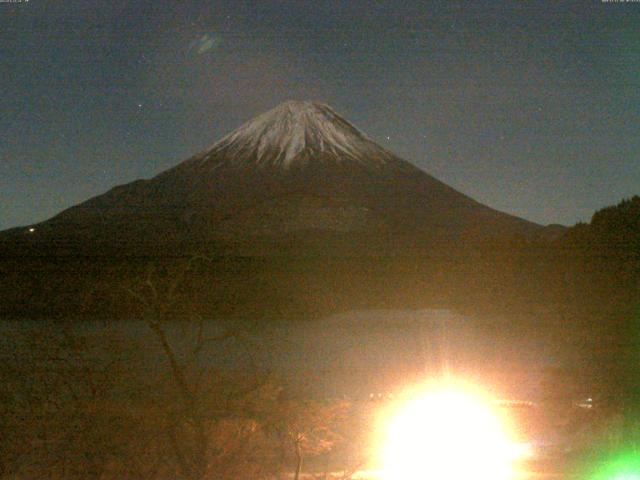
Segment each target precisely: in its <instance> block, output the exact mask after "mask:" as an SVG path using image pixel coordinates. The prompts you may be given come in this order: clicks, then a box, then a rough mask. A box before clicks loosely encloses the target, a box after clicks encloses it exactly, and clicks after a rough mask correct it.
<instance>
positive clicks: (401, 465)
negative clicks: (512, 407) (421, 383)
mask: <svg viewBox="0 0 640 480" xmlns="http://www.w3.org/2000/svg"><path fill="white" fill-rule="evenodd" d="M495 410H496V409H495V408H493V406H492V405H491V402H490V401H489V400H488V399H485V398H483V397H482V396H481V395H478V394H475V393H473V392H470V391H468V390H465V389H462V388H459V387H442V388H436V389H430V390H427V391H423V392H421V393H420V394H418V395H417V396H416V397H415V398H413V399H412V400H409V401H408V402H407V403H406V404H405V405H404V406H402V407H401V408H400V409H399V410H398V411H397V412H396V413H395V414H394V415H393V416H392V419H391V421H390V424H389V426H388V428H387V438H386V440H385V442H384V446H383V452H382V456H383V471H384V478H385V480H409V479H416V480H417V479H429V480H470V479H474V480H508V479H511V478H514V476H515V475H514V468H513V463H514V461H515V460H516V459H517V458H518V457H521V456H522V454H523V453H524V452H523V448H522V447H521V446H519V445H517V444H515V443H514V442H512V441H511V439H510V438H509V434H508V432H507V431H506V429H505V425H504V423H503V421H502V420H501V418H500V416H499V415H498V414H497V413H496V412H495Z"/></svg>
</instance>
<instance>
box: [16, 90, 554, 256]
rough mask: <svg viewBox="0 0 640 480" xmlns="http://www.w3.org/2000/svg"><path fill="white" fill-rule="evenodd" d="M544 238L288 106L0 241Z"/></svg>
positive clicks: (384, 242)
mask: <svg viewBox="0 0 640 480" xmlns="http://www.w3.org/2000/svg"><path fill="white" fill-rule="evenodd" d="M544 230H545V229H544V227H542V226H539V225H536V224H534V223H531V222H528V221H525V220H523V219H520V218H517V217H514V216H511V215H508V214H506V213H502V212H499V211H496V210H494V209H492V208H490V207H488V206H486V205H483V204H481V203H479V202H477V201H475V200H473V199H471V198H469V197H468V196H466V195H464V194H462V193H460V192H458V191H456V190H455V189H453V188H451V187H449V186H447V185H446V184H444V183H442V182H441V181H439V180H437V179H435V178H434V177H432V176H431V175H429V174H427V173H426V172H424V171H422V170H420V169H419V168H417V167H415V166H413V165H412V164H411V163H409V162H407V161H405V160H402V159H401V158H399V157H397V156H396V155H394V154H393V153H391V152H390V151H388V150H386V149H384V148H383V147H381V146H380V145H378V144H377V143H375V142H374V141H373V140H371V139H370V138H369V137H367V136H366V135H365V134H364V133H362V132H361V131H360V130H358V129H357V128H356V127H354V126H353V125H352V124H350V123H349V122H348V121H347V120H345V119H344V118H342V117H341V116H340V115H339V114H337V113H336V112H335V111H334V110H333V109H332V108H331V107H329V106H327V105H325V104H321V103H314V102H306V101H287V102H285V103H282V104H281V105H279V106H277V107H275V108H274V109H272V110H270V111H268V112H266V113H263V114H262V115H259V116H258V117H256V118H254V119H253V120H250V121H249V122H247V123H246V124H244V125H242V126H240V127H239V128H238V129H237V130H235V131H233V132H232V133H230V134H229V135H227V136H226V137H224V138H222V139H221V140H220V141H218V142H217V143H215V144H214V145H213V146H212V147H210V148H208V149H206V150H205V151H203V152H201V153H198V154H196V155H194V156H193V157H191V158H189V159H187V160H185V161H183V162H182V163H180V164H178V165H177V166H175V167H173V168H171V169H169V170H166V171H164V172H162V173H160V174H159V175H157V176H155V177H154V178H151V179H148V180H137V181H134V182H132V183H129V184H126V185H121V186H117V187H115V188H113V189H111V190H109V191H108V192H106V193H104V194H102V195H99V196H96V197H94V198H91V199H89V200H87V201H86V202H84V203H81V204H79V205H76V206H74V207H71V208H69V209H67V210H65V211H63V212H62V213H60V214H58V215H56V216H55V217H53V218H51V219H50V220H47V221H45V222H42V223H41V224H37V225H32V226H29V227H28V228H21V229H13V230H11V231H8V232H6V233H5V238H6V234H9V236H11V237H12V238H22V239H26V240H27V241H28V242H32V241H35V240H36V239H37V240H42V241H44V240H47V239H48V240H55V242H56V244H58V245H61V244H65V242H66V243H67V244H73V245H82V244H84V243H91V241H98V242H100V243H120V244H127V245H136V244H140V245H142V244H155V243H162V244H166V243H172V242H179V243H183V242H186V243H196V244H197V243H203V242H204V243H207V244H211V243H212V242H213V243H215V244H217V245H223V246H225V248H232V249H240V250H243V251H251V250H252V249H253V247H254V246H255V245H262V247H260V248H265V247H264V245H267V244H269V245H271V246H272V248H275V249H276V250H277V249H278V248H281V246H282V245H283V244H287V245H294V244H296V243H297V242H302V243H305V242H310V241H315V242H316V243H318V242H320V243H322V242H324V241H327V242H329V243H331V241H332V240H336V239H340V242H342V244H348V243H349V242H350V241H351V239H355V238H357V239H358V241H357V242H356V243H357V246H356V247H355V248H356V250H360V249H361V248H365V249H366V248H375V249H380V248H382V249H386V248H387V247H389V245H391V244H394V245H396V246H399V245H403V244H406V243H407V242H409V243H411V244H425V245H426V244H429V243H433V242H437V243H441V244H442V243H445V244H446V243H448V242H451V241H459V240H463V241H469V240H470V239H471V240H473V239H476V240H484V239H488V238H491V237H502V236H505V235H524V236H537V235H540V234H542V232H543V231H544ZM374 244H375V245H376V246H375V247H373V246H372V245H374ZM260 248H258V250H260ZM394 248H395V247H394Z"/></svg>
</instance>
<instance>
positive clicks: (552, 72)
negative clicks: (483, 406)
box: [0, 0, 640, 229]
mask: <svg viewBox="0 0 640 480" xmlns="http://www.w3.org/2000/svg"><path fill="white" fill-rule="evenodd" d="M559 4H562V5H559ZM0 78H2V81H1V83H0V85H1V86H2V90H1V94H0V112H2V114H1V115H0V229H5V228H9V227H13V226H18V225H26V224H30V223H35V222H38V221H42V220H45V219H47V218H49V217H51V216H52V215H54V214H55V213H57V212H59V211H61V210H62V209H64V208H67V207H69V206H71V205H74V204H77V203H79V202H81V201H84V200H86V199H88V198H90V197H92V196H94V195H97V194H100V193H102V192H104V191H106V190H108V189H109V188H111V187H113V186H115V185H117V184H122V183H127V182H130V181H133V180H135V179H137V178H148V177H151V176H153V175H155V174H157V173H159V172H160V171H162V170H164V169H166V168H168V167H171V166H173V165H175V164H177V163H178V162H180V161H182V160H184V159H186V158H187V157H189V156H190V155H192V154H194V153H196V152H198V151H201V150H203V149H204V148H206V147H207V146H209V145H211V144H213V143H214V142H215V141H216V140H217V139H219V138H220V137H221V136H222V135H224V134H225V133H227V132H229V131H230V130H232V129H234V128H235V127H237V126H239V125H240V124H241V123H243V122H244V121H246V120H248V119H250V118H252V117H253V116H255V115H257V114H259V113H261V112H263V111H265V110H268V109H269V108H272V107H273V106H275V105H277V104H278V103H280V102H282V101H284V100H287V99H300V100H305V99H310V100H317V101H321V102H325V103H328V104H330V105H331V106H332V107H333V108H334V109H335V110H337V111H338V112H339V113H341V114H342V115H343V116H345V117H346V118H347V119H348V120H350V121H351V122H352V123H354V124H355V125H356V126H358V127H359V128H360V129H361V130H363V131H364V132H365V133H367V134H369V135H370V136H371V137H373V138H374V139H375V140H376V141H378V142H379V143H381V144H382V145H384V146H385V147H387V148H389V149H391V150H392V151H394V152H396V153H397V154H399V155H400V156H401V157H403V158H405V159H407V160H409V161H411V162H413V163H415V164H416V165H418V166H419V167H421V168H423V169H424V170H426V171H427V172H429V173H431V174H432V175H434V176H436V177H437V178H439V179H440V180H442V181H444V182H445V183H448V184H449V185H451V186H453V187H454V188H456V189H458V190H460V191H462V192H463V193H466V194H468V195H470V196H471V197H473V198H475V199H476V200H479V201H481V202H483V203H486V204H488V205H490V206H492V207H494V208H497V209H499V210H503V211H506V212H509V213H513V214H516V215H519V216H522V217H524V218H526V219H529V220H532V221H535V222H539V223H543V224H547V223H563V224H573V223H575V222H577V221H580V220H582V221H585V220H589V218H590V216H591V214H592V213H593V212H594V211H595V210H596V209H598V208H601V207H604V206H606V205H610V204H613V203H617V202H618V201H620V200H621V199H623V198H625V197H629V196H631V195H633V194H639V193H640V3H631V2H629V3H612V2H603V3H601V2H600V0H597V1H583V2H576V3H570V2H555V1H553V2H551V1H549V2H521V1H516V0H513V1H507V2H495V1H483V2H461V3H454V2H415V1H409V0H404V1H402V2H400V1H397V2H391V1H369V2H364V1H356V0H353V1H347V0H345V1H321V0H314V1H302V0H292V1H285V0H281V1H275V0H274V1H267V0H260V1H255V2H248V1H240V0H233V1H209V2H197V3H196V2H192V3H190V2H182V1H180V2H177V1H175V0H171V1H167V0H154V1H148V2H147V1H135V0H131V1H114V2H105V1H95V0H79V1H75V0H64V1H62V0H56V1H53V0H30V1H23V2H22V3H8V2H7V0H3V1H2V3H0Z"/></svg>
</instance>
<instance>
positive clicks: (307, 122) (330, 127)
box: [205, 100, 387, 168]
mask: <svg viewBox="0 0 640 480" xmlns="http://www.w3.org/2000/svg"><path fill="white" fill-rule="evenodd" d="M219 151H224V152H225V153H226V154H227V155H228V156H231V157H233V158H235V159H236V160H237V161H239V162H245V161H247V159H257V161H258V163H263V162H264V161H271V162H274V163H276V164H278V165H279V166H282V167H284V168H287V167H289V166H290V165H292V164H293V163H294V162H295V160H296V159H297V158H299V156H300V154H301V153H302V152H305V151H307V152H310V153H330V154H333V155H334V156H335V157H336V158H339V159H340V158H344V159H351V160H355V161H358V162H360V163H366V162H374V163H376V164H379V163H380V162H381V161H383V160H382V159H383V158H385V157H387V152H386V151H385V150H383V149H382V148H381V147H379V146H378V145H376V144H375V143H374V142H373V141H372V140H370V139H369V138H368V137H367V136H366V135H364V134H363V133H362V132H360V131H359V130H358V129H357V128H355V127H354V126H353V125H351V124H350V123H349V122H347V121H346V120H344V119H343V118H342V117H340V116H339V115H338V114H337V113H336V112H335V111H333V109H332V108H331V107H329V106H328V105H325V104H321V103H315V102H303V101H293V100H290V101H287V102H284V103H282V104H280V105H278V106H277V107H275V108H273V109H272V110H269V111H268V112H266V113H263V114H262V115H259V116H257V117H256V118H254V119H253V120H250V121H249V122H247V123H245V124H244V125H242V126H241V127H239V128H238V129H236V130H235V131H233V132H232V133H230V134H229V135H227V136H226V137H224V138H223V139H222V140H220V141H219V142H217V143H216V144H215V145H213V147H211V149H210V150H209V152H208V155H207V156H206V157H205V160H206V159H207V158H209V157H210V156H211V155H213V154H215V153H217V152H219ZM381 154H382V155H381Z"/></svg>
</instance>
